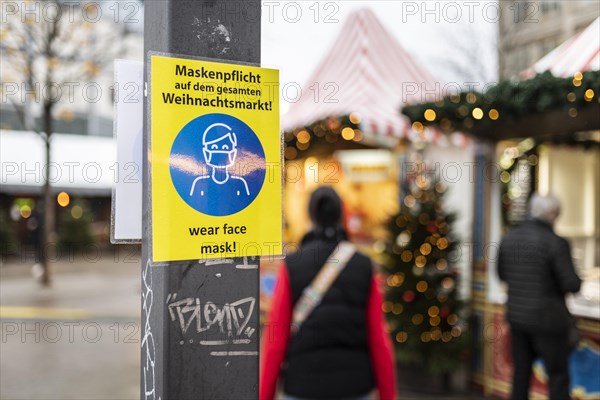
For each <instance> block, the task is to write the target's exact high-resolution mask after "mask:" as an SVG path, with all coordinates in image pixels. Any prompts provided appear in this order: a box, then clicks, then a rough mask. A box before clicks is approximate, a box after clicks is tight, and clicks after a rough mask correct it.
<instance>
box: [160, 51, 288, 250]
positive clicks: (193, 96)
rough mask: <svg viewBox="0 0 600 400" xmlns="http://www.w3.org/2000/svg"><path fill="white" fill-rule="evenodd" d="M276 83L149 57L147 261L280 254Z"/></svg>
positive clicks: (243, 71) (257, 74) (269, 73)
mask: <svg viewBox="0 0 600 400" xmlns="http://www.w3.org/2000/svg"><path fill="white" fill-rule="evenodd" d="M278 80H279V74H278V71H277V70H273V69H266V68H259V67H251V66H246V65H236V64H225V63H216V62H209V61H201V60H194V59H184V58H174V57H166V56H158V55H152V56H151V67H150V94H149V96H150V99H151V100H150V117H151V121H150V126H151V127H150V129H151V133H150V135H151V140H150V154H151V159H150V160H151V162H150V165H151V167H150V168H151V171H150V172H151V184H152V193H151V199H152V255H153V256H152V259H153V261H154V262H161V261H176V260H193V259H207V258H225V257H242V256H260V255H277V254H281V252H282V241H281V239H282V232H281V227H282V211H281V167H282V166H281V161H280V160H281V138H280V131H279V97H278V96H279V95H278V92H277V90H278Z"/></svg>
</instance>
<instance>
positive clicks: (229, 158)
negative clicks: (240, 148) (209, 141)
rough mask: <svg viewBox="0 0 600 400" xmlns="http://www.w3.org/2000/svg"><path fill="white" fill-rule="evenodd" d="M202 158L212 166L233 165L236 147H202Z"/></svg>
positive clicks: (223, 166)
mask: <svg viewBox="0 0 600 400" xmlns="http://www.w3.org/2000/svg"><path fill="white" fill-rule="evenodd" d="M203 151H204V159H205V160H206V163H207V164H208V165H210V166H211V167H214V168H226V167H230V166H232V165H233V163H234V162H235V156H236V155H237V149H233V150H211V149H207V148H204V149H203Z"/></svg>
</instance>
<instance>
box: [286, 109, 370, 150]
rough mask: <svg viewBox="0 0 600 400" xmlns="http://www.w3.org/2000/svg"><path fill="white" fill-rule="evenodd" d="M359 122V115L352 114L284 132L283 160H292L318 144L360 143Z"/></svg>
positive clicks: (361, 135) (361, 136)
mask: <svg viewBox="0 0 600 400" xmlns="http://www.w3.org/2000/svg"><path fill="white" fill-rule="evenodd" d="M360 122H361V116H360V114H359V113H357V112H353V113H350V114H349V115H344V116H337V117H336V116H332V117H328V118H325V119H321V120H318V121H316V122H313V123H312V124H309V125H306V126H303V127H301V128H298V129H295V130H293V131H286V132H284V143H285V149H284V156H285V159H286V160H294V159H296V158H298V157H299V156H301V155H302V153H303V152H306V151H307V150H309V149H310V148H311V147H314V146H315V144H316V143H319V142H325V143H326V144H330V145H333V144H335V143H337V142H343V141H346V142H355V143H361V142H362V141H363V139H364V134H363V132H362V131H361V130H360V129H359V128H358V125H359V124H360Z"/></svg>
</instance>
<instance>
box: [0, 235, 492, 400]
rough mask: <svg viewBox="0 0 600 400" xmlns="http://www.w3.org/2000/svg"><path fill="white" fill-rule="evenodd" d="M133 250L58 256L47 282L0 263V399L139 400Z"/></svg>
mask: <svg viewBox="0 0 600 400" xmlns="http://www.w3.org/2000/svg"><path fill="white" fill-rule="evenodd" d="M115 249H116V250H115ZM138 250H139V249H138V248H137V247H135V246H130V247H118V248H116V247H115V248H113V249H110V250H103V251H101V250H97V251H95V252H94V253H92V254H83V255H82V254H78V255H73V254H62V255H59V256H57V257H55V260H54V262H53V263H52V264H51V268H52V274H53V275H52V277H53V281H52V285H51V286H50V287H41V286H40V285H39V283H38V282H37V281H36V280H35V279H34V278H33V275H32V271H35V269H32V266H33V264H34V262H33V260H31V259H28V258H27V257H22V258H11V259H4V260H0V332H1V340H0V399H2V400H21V399H22V400H37V399H39V400H55V399H57V400H58V399H73V400H104V399H114V400H117V399H118V400H129V399H139V398H140V394H139V393H140V389H139V388H140V385H139V382H140V316H141V312H140V309H141V306H140V304H141V278H140V275H141V272H140V269H141V260H140V254H139V251H138ZM399 373H401V371H400V372H399ZM413 399H425V400H427V399H432V400H433V399H437V400H459V399H460V400H467V399H470V400H475V399H481V397H472V396H469V395H466V394H459V395H455V396H449V395H431V394H419V393H410V392H408V391H407V390H405V389H403V391H402V392H401V397H400V400H413Z"/></svg>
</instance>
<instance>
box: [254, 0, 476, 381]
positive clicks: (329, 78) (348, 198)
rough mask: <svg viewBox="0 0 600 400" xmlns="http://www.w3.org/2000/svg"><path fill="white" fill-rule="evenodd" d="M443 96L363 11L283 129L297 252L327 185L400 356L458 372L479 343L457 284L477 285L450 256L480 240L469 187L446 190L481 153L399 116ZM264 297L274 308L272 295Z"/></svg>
mask: <svg viewBox="0 0 600 400" xmlns="http://www.w3.org/2000/svg"><path fill="white" fill-rule="evenodd" d="M435 88H436V81H435V80H434V79H433V77H431V76H430V74H429V73H428V72H427V71H426V69H425V68H424V67H423V66H421V65H419V64H418V63H417V62H416V61H415V59H414V58H413V57H412V56H411V55H410V54H408V53H407V52H406V51H405V50H404V49H403V48H402V47H401V46H400V44H399V43H398V42H397V40H396V39H395V38H394V37H392V36H391V35H390V34H389V33H388V32H387V31H386V29H385V28H384V27H383V25H382V24H381V23H380V22H379V21H378V20H377V18H376V17H375V15H374V14H373V12H371V11H369V10H359V11H357V12H355V13H354V14H352V15H350V16H349V17H348V20H347V21H346V23H345V25H344V26H343V27H342V29H341V32H340V34H339V37H338V38H337V40H336V41H335V42H334V45H333V46H332V48H331V50H330V52H329V53H328V54H327V56H326V57H325V58H324V59H323V60H322V62H321V63H320V64H319V66H318V68H317V69H316V70H315V71H314V73H313V74H312V76H311V77H310V79H309V80H308V83H307V84H306V85H305V87H304V88H303V89H302V96H301V97H300V98H299V100H298V101H297V102H295V103H293V104H291V106H290V109H289V111H288V113H287V114H285V115H284V116H283V120H282V123H283V128H284V135H285V137H284V140H285V165H286V167H285V173H286V176H285V189H284V211H285V212H284V218H285V222H286V226H285V240H286V242H287V243H288V244H289V245H290V246H289V248H292V246H293V243H297V242H298V241H299V240H301V237H302V235H303V233H305V232H306V231H307V230H308V229H309V228H310V225H309V224H310V221H309V218H308V216H307V213H306V209H307V203H308V198H309V195H310V193H311V192H312V191H313V190H314V189H315V188H316V187H317V186H319V185H330V186H332V187H334V188H335V189H336V191H337V192H338V193H340V195H341V197H342V199H343V201H344V208H345V225H346V228H347V231H348V233H349V235H350V237H351V239H352V240H353V241H354V242H355V243H357V244H358V245H359V246H360V247H361V250H363V251H365V252H366V253H368V254H369V255H371V256H373V257H374V259H375V260H376V261H377V262H378V264H380V266H381V271H382V272H383V273H382V275H383V278H384V279H383V281H384V282H385V283H386V284H385V288H386V291H387V295H386V302H385V304H384V305H383V311H384V312H385V313H386V316H387V317H388V321H389V328H390V331H391V332H390V333H391V335H392V339H393V340H394V342H395V343H396V345H397V356H398V357H397V358H398V359H399V360H400V361H404V362H406V363H407V365H408V364H410V365H419V366H420V367H422V368H424V369H426V370H427V371H428V372H431V373H433V374H438V375H440V374H444V373H446V374H447V373H448V372H449V371H450V370H454V369H457V365H460V364H462V363H463V360H464V357H463V356H465V354H466V349H467V347H468V343H467V339H466V337H467V335H466V334H465V335H463V333H464V331H465V328H466V325H465V324H464V321H463V314H459V313H458V311H459V310H460V309H461V307H462V304H459V303H460V301H459V300H458V297H460V296H468V293H461V294H460V296H459V286H460V285H459V284H458V281H459V280H460V279H466V280H468V279H469V275H468V272H469V271H470V266H467V257H454V258H452V257H451V256H450V252H451V251H453V250H454V248H456V247H458V243H459V240H460V241H465V242H468V241H470V236H469V235H470V231H471V230H470V226H471V224H472V221H471V212H470V210H471V209H472V206H473V203H472V199H473V198H474V196H473V188H472V184H471V183H470V182H469V181H468V179H454V180H453V181H452V182H449V183H448V182H444V178H445V176H444V172H447V171H443V168H442V164H440V163H441V162H446V163H448V162H454V163H455V164H456V165H459V164H460V165H464V164H468V163H470V162H471V161H472V159H473V149H472V146H471V142H470V141H469V140H468V139H467V138H466V137H465V136H464V135H461V134H452V135H444V134H442V133H441V132H440V131H438V130H434V129H430V130H423V129H421V130H415V129H413V127H412V126H411V124H410V121H409V120H408V118H407V117H405V116H403V115H400V114H399V113H398V109H399V108H400V106H401V105H403V104H408V103H418V102H421V101H423V100H424V99H427V98H429V97H428V96H432V93H433V94H434V91H435ZM426 92H427V93H429V94H428V96H425V95H424V93H426ZM426 160H436V162H438V164H437V165H436V164H435V163H430V164H428V163H427V161H426ZM452 176H453V177H454V178H456V177H455V176H454V175H452ZM446 189H448V190H446ZM446 207H447V209H448V210H450V211H452V213H451V212H448V213H446V211H445V208H446ZM450 214H452V215H450ZM457 215H458V217H456V216H457ZM451 225H452V226H451ZM451 228H452V231H453V232H460V238H459V237H457V236H458V235H454V234H453V233H452V232H451ZM411 237H412V239H411ZM408 252H410V253H411V260H412V257H413V255H414V257H419V258H418V261H419V266H418V267H415V269H413V268H412V265H414V263H411V264H410V267H407V265H408V264H409V263H408V261H411V260H408V261H406V262H403V261H402V260H403V259H404V260H405V259H406V258H407V257H408V256H407V254H408ZM417 253H418V254H417ZM452 254H453V255H454V253H452ZM421 262H422V265H421ZM274 268H276V266H269V265H265V263H263V266H262V274H261V280H262V288H263V293H268V292H269V290H270V289H272V287H273V269H274ZM462 270H465V271H466V272H465V274H464V275H465V276H461V278H460V279H459V278H458V275H460V274H459V272H458V271H461V274H462ZM466 288H467V289H468V286H466ZM460 289H462V287H461V288H460ZM263 300H266V301H264V302H262V303H261V304H264V305H265V307H268V298H267V296H265V298H263ZM455 343H456V344H457V345H456V346H454V347H455V348H456V351H454V352H453V351H451V350H450V347H452V346H453V345H454V344H455ZM405 349H408V351H404V350H405ZM445 349H447V350H448V351H445ZM457 355H459V356H457ZM407 370H408V369H407ZM421 375H423V378H426V376H429V375H426V374H421ZM404 376H407V375H406V374H405V375H404ZM421 386H422V387H423V385H421ZM425 386H427V385H425Z"/></svg>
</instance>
